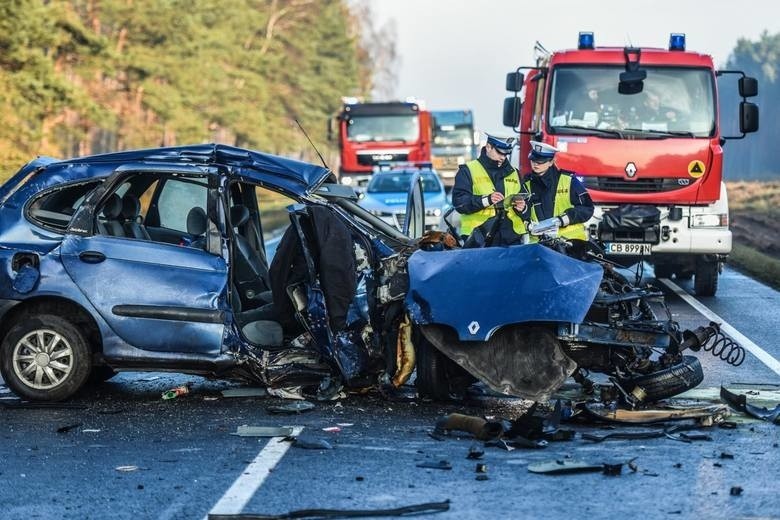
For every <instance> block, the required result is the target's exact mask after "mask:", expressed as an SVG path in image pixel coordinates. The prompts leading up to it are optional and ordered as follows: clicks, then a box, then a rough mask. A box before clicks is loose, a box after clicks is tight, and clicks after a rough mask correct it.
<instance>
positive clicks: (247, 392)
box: [222, 388, 268, 397]
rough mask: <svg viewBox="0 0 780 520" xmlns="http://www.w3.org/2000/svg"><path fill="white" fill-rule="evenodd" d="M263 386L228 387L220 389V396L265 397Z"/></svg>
mask: <svg viewBox="0 0 780 520" xmlns="http://www.w3.org/2000/svg"><path fill="white" fill-rule="evenodd" d="M267 396H268V392H267V391H266V389H265V388H228V389H227V390H222V397H267Z"/></svg>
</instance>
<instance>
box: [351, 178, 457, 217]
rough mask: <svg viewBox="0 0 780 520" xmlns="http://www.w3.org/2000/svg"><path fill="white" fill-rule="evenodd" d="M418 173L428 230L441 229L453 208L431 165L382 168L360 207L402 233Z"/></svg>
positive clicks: (368, 188) (373, 179)
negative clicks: (442, 222) (446, 213)
mask: <svg viewBox="0 0 780 520" xmlns="http://www.w3.org/2000/svg"><path fill="white" fill-rule="evenodd" d="M415 173H419V174H420V177H421V179H422V187H423V196H424V199H425V229H426V230H430V229H437V228H438V227H439V223H440V222H441V216H442V214H443V213H444V212H445V211H446V210H447V209H448V208H449V204H448V203H447V196H446V193H445V191H444V184H443V183H442V182H441V179H440V178H439V175H438V174H437V173H436V170H434V169H433V168H432V167H431V164H430V163H393V164H387V165H380V166H378V167H377V168H376V170H375V171H374V174H373V175H372V176H371V180H370V181H369V183H368V186H367V187H366V191H365V194H364V195H363V197H362V198H361V200H360V202H359V204H360V205H361V206H363V207H364V208H365V209H367V210H368V211H369V212H370V213H372V214H374V215H376V216H377V217H379V218H380V219H382V220H384V221H385V222H387V223H388V224H390V225H393V226H395V227H396V228H398V229H399V230H402V229H403V226H404V221H405V220H406V204H407V194H408V193H409V187H410V183H411V182H412V177H413V176H414V174H415Z"/></svg>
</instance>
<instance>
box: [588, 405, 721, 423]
mask: <svg viewBox="0 0 780 520" xmlns="http://www.w3.org/2000/svg"><path fill="white" fill-rule="evenodd" d="M580 409H581V410H582V411H583V412H584V413H585V415H587V416H588V417H590V418H591V419H596V420H599V421H605V422H612V423H619V424H652V423H658V422H666V421H681V420H685V419H696V420H697V421H699V423H700V424H702V425H712V424H716V423H718V422H721V421H722V420H723V419H724V418H725V417H728V416H729V409H728V407H727V406H724V405H709V406H696V407H680V406H667V407H663V408H661V407H659V408H653V409H650V408H647V409H641V410H628V409H624V408H611V407H610V406H605V405H603V404H601V403H583V404H582V405H581V406H580Z"/></svg>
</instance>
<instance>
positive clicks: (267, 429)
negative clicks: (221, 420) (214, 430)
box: [230, 424, 293, 437]
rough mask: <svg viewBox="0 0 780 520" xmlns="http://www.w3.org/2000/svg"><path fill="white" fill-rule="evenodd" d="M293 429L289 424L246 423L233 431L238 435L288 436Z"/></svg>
mask: <svg viewBox="0 0 780 520" xmlns="http://www.w3.org/2000/svg"><path fill="white" fill-rule="evenodd" d="M292 433H293V429H292V427H290V426H282V427H277V426H248V425H246V424H244V425H242V426H239V427H238V428H237V429H236V432H235V433H231V434H230V435H237V436H239V437H290V436H292Z"/></svg>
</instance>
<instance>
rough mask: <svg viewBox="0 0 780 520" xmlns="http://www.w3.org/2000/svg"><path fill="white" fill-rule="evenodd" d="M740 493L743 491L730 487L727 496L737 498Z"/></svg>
mask: <svg viewBox="0 0 780 520" xmlns="http://www.w3.org/2000/svg"><path fill="white" fill-rule="evenodd" d="M742 491H744V490H743V489H742V487H740V486H731V489H730V490H729V495H731V496H733V497H738V496H739V495H741V494H742Z"/></svg>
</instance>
